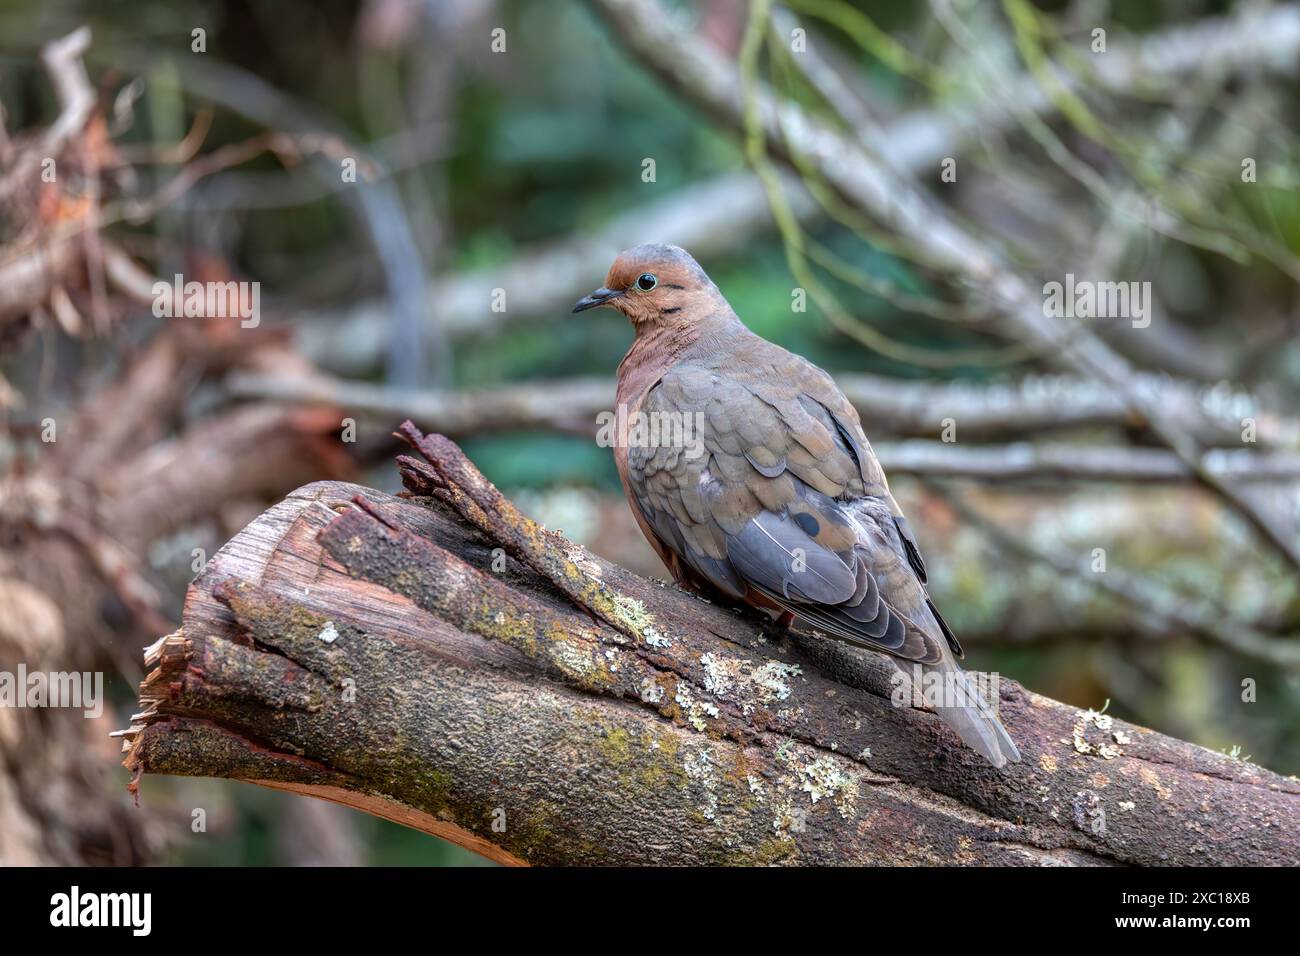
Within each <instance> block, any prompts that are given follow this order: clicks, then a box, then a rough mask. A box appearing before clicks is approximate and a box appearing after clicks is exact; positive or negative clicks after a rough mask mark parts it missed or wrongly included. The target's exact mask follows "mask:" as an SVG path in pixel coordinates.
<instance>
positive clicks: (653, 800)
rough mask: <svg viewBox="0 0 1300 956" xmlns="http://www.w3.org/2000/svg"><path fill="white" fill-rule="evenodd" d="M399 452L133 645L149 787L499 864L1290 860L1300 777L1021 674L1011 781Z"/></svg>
mask: <svg viewBox="0 0 1300 956" xmlns="http://www.w3.org/2000/svg"><path fill="white" fill-rule="evenodd" d="M405 432H406V434H407V436H408V438H409V439H410V440H411V441H412V442H414V443H415V444H416V445H417V446H418V448H419V449H420V451H421V452H422V454H423V455H424V456H425V458H424V460H420V459H415V458H403V459H402V460H401V467H402V471H403V478H404V481H405V483H406V485H407V487H408V489H409V492H410V494H411V495H412V496H413V497H410V498H406V499H403V498H394V497H391V496H389V495H385V494H382V493H380V492H375V491H371V490H368V489H364V488H359V487H357V486H352V485H339V484H332V483H317V484H314V485H310V486H308V487H306V488H303V489H301V490H300V491H298V492H296V493H294V494H293V495H291V496H290V497H289V498H288V499H287V500H285V501H284V502H282V503H281V504H279V505H277V506H276V507H274V508H273V509H271V510H270V511H268V512H266V513H265V514H264V515H262V516H261V517H259V518H258V519H257V520H255V521H254V522H253V523H252V524H251V525H250V526H249V527H248V528H247V529H245V531H244V532H242V533H241V534H240V535H238V536H237V537H236V538H235V539H233V540H232V541H231V542H230V543H229V544H228V545H227V546H226V547H225V548H223V549H222V551H221V552H220V553H219V554H218V555H217V556H216V557H215V558H214V559H213V560H212V561H211V562H210V563H209V565H208V567H207V569H206V571H205V572H204V573H203V575H201V576H200V578H199V579H198V580H197V581H196V582H195V584H194V585H193V586H192V587H191V589H190V593H189V598H188V600H187V602H186V609H185V616H184V623H183V625H182V628H181V630H180V631H178V632H176V633H174V634H171V635H168V636H167V637H165V638H163V639H161V640H159V641H158V642H157V644H155V645H154V646H153V648H151V649H150V652H149V655H148V663H149V666H150V668H151V671H150V674H149V676H148V678H147V679H146V681H145V682H144V684H143V685H142V688H141V711H142V712H141V714H140V715H138V717H137V718H136V720H135V721H134V723H133V724H132V727H131V729H130V730H129V731H125V732H124V734H125V736H126V737H127V741H126V748H127V759H126V762H127V765H128V767H130V768H131V769H132V770H133V771H134V772H135V773H136V774H137V775H138V774H142V773H179V774H191V775H204V776H221V777H228V778H234V779H239V780H245V781H249V782H254V783H259V784H262V785H265V786H271V787H275V788H277V789H283V790H289V791H291V792H295V793H300V794H307V795H311V796H317V797H321V798H323V799H327V800H333V801H335V802H339V803H343V804H346V805H348V806H352V807H355V808H357V809H361V810H364V811H366V812H369V813H373V814H376V815H380V816H384V817H386V818H388V819H392V820H397V821H399V822H402V823H405V824H407V825H409V826H413V827H415V828H417V829H421V830H424V831H425V832H428V833H432V834H435V835H438V836H441V837H444V838H446V839H450V840H453V841H455V842H457V843H460V844H461V845H463V846H467V847H469V848H470V849H473V850H475V851H476V852H479V853H482V854H484V855H485V856H488V857H490V858H492V859H495V860H498V861H501V862H508V863H516V862H530V863H589V862H601V863H613V864H617V863H682V864H686V863H836V862H839V863H843V862H856V863H947V864H965V865H998V864H1024V863H1066V864H1102V865H1104V864H1113V863H1136V864H1188V863H1201V864H1206V863H1210V864H1213V863H1251V864H1259V863H1275V864H1285V863H1295V862H1297V861H1298V860H1300V814H1297V813H1296V806H1297V800H1300V784H1298V783H1296V782H1295V781H1294V780H1288V779H1284V778H1281V777H1278V776H1276V775H1274V774H1270V773H1269V772H1268V771H1265V770H1261V769H1260V768H1257V767H1254V766H1252V765H1250V764H1248V763H1245V762H1243V761H1239V760H1232V759H1229V758H1226V757H1224V756H1222V755H1219V754H1214V753H1211V752H1209V751H1206V750H1202V749H1200V748H1198V747H1195V746H1193V745H1190V744H1187V743H1183V742H1181V741H1177V740H1173V739H1170V738H1168V737H1164V736H1162V735H1160V734H1157V733H1154V732H1152V731H1148V730H1144V729H1142V728H1138V727H1133V726H1131V725H1127V724H1124V723H1123V722H1121V721H1111V720H1109V719H1108V718H1106V717H1104V716H1099V715H1097V714H1094V713H1081V712H1078V711H1076V710H1075V709H1073V708H1070V707H1067V706H1065V705H1063V704H1059V703H1056V702H1054V701H1050V700H1047V699H1045V698H1042V697H1039V696H1037V695H1035V694H1032V693H1030V692H1028V691H1025V690H1023V689H1022V688H1020V687H1019V686H1017V685H1015V684H1013V683H1012V682H1010V681H1003V682H1002V694H1001V701H1002V704H1001V708H1002V716H1003V718H1004V720H1005V721H1006V722H1007V724H1008V726H1009V727H1010V728H1011V731H1012V733H1013V735H1015V736H1016V738H1017V740H1018V741H1019V743H1020V746H1021V749H1022V751H1023V752H1024V754H1025V758H1026V759H1025V761H1024V763H1022V764H1020V765H1017V766H1015V767H1013V768H1011V769H1010V770H1009V771H1007V772H998V771H996V770H993V769H992V768H991V767H989V766H987V765H984V764H982V762H981V761H980V760H979V758H978V757H977V756H976V755H974V754H972V753H971V752H969V751H967V750H965V749H963V748H962V747H961V745H960V743H959V742H958V741H957V740H956V738H954V737H952V736H951V735H950V734H949V733H948V732H947V731H946V729H944V728H943V727H942V725H941V724H939V723H938V722H937V721H936V720H935V719H934V718H933V717H932V716H931V715H929V714H927V713H925V712H923V711H916V710H912V709H908V708H899V707H894V706H891V703H890V700H889V695H890V686H889V682H888V677H887V673H888V671H889V668H888V666H887V665H885V664H884V662H883V661H882V660H881V659H879V658H877V657H876V656H875V655H871V654H866V653H862V652H858V651H855V650H851V649H848V648H845V647H842V646H840V645H838V644H834V643H832V642H828V641H826V640H824V639H822V638H820V637H817V636H814V635H811V634H803V633H797V632H796V633H794V634H792V635H791V636H790V637H789V638H788V639H786V638H778V637H776V636H775V635H772V634H770V633H768V634H765V632H764V631H763V630H762V628H761V627H760V625H759V624H758V622H756V621H755V620H754V618H753V617H751V616H741V615H738V614H736V613H735V612H732V611H728V610H726V609H724V608H722V607H720V606H718V605H714V604H710V603H707V602H705V601H703V600H701V599H700V598H698V597H696V596H693V595H690V594H687V593H685V592H682V591H679V590H677V589H675V588H671V587H664V586H662V585H659V584H656V583H653V582H649V581H646V580H644V579H641V578H638V577H636V576H635V575H633V574H631V573H629V572H627V571H624V570H623V569H621V568H619V567H617V566H615V565H611V564H609V563H607V562H604V561H602V560H601V559H599V558H597V557H595V556H594V555H592V554H590V553H588V552H586V551H585V550H584V549H582V548H580V547H578V546H576V545H573V544H572V543H570V542H568V541H566V540H565V539H564V538H563V537H562V536H560V535H558V534H556V533H552V532H547V531H544V530H542V529H541V528H539V527H538V526H536V525H534V524H533V523H532V522H530V521H528V520H527V519H525V518H523V517H522V516H520V515H519V513H518V512H517V511H516V510H515V509H514V508H513V506H511V505H510V503H509V502H508V501H506V500H505V499H504V498H503V497H502V496H501V495H500V494H499V492H497V491H496V489H495V488H493V487H492V486H491V484H490V483H488V482H487V481H486V480H485V479H484V478H483V477H482V475H480V474H479V473H478V472H477V470H476V469H474V467H473V466H472V464H470V463H469V462H468V460H466V459H465V458H464V456H463V455H461V454H460V452H459V450H458V449H456V447H455V446H454V445H452V444H451V443H450V442H449V441H447V440H446V439H442V438H439V437H437V436H431V437H428V438H425V437H423V436H420V435H419V434H418V433H417V432H415V431H414V430H413V429H412V428H411V427H410V426H407V428H406V429H405ZM494 549H501V550H502V551H504V553H506V554H507V555H509V556H510V558H511V560H507V562H506V563H505V565H504V566H503V565H502V564H501V563H500V559H499V558H498V557H497V556H496V555H497V554H498V552H497V551H496V550H494ZM494 560H495V561H496V566H497V567H498V568H502V570H500V571H499V572H498V571H494V570H493V563H494ZM574 599H576V600H577V601H579V602H580V603H579V604H578V605H575V604H574V603H573V600H574ZM494 821H495V822H496V823H497V826H495V827H494V825H493V824H494Z"/></svg>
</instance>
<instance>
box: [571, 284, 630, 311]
mask: <svg viewBox="0 0 1300 956" xmlns="http://www.w3.org/2000/svg"><path fill="white" fill-rule="evenodd" d="M622 294H623V293H622V291H621V290H619V289H606V288H605V287H604V286H601V287H600V288H599V289H597V290H596V291H595V292H593V293H591V294H590V295H584V296H583V297H582V298H581V299H579V300H578V301H577V302H576V303H575V304H574V306H573V311H574V312H586V311H587V310H588V309H594V308H597V307H598V306H602V305H605V304H606V303H608V302H609V300H610V299H617V298H618V297H619V296H621V295H622Z"/></svg>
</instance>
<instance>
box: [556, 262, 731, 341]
mask: <svg viewBox="0 0 1300 956" xmlns="http://www.w3.org/2000/svg"><path fill="white" fill-rule="evenodd" d="M599 306H609V307H610V308H612V309H617V310H618V311H619V312H622V313H623V314H624V315H626V316H627V317H628V318H629V319H631V320H632V324H633V325H634V326H636V327H637V328H638V329H640V328H643V327H648V326H655V325H667V326H681V325H688V324H690V323H693V322H695V321H698V320H700V319H702V318H705V317H707V316H709V315H713V314H716V313H717V312H718V311H719V307H720V306H721V308H722V309H723V310H724V311H725V310H727V306H726V300H724V299H723V298H722V293H720V292H719V291H718V287H717V286H715V285H714V284H713V282H712V281H711V280H710V279H709V277H708V275H707V274H706V273H705V271H704V270H703V269H701V268H700V264H699V263H698V262H696V261H695V260H694V259H692V258H691V254H690V253H689V252H687V251H686V250H685V249H683V248H681V247H680V246H669V245H662V244H659V243H648V244H646V245H642V246H634V247H633V248H631V249H628V250H627V251H625V252H623V253H621V254H620V255H619V257H618V258H617V259H615V260H614V264H613V265H612V266H610V267H609V275H607V276H605V284H604V285H603V286H601V287H600V288H599V289H597V290H596V291H595V292H592V293H591V294H590V295H586V296H583V297H582V298H581V299H579V300H578V302H577V304H576V305H574V307H573V311H574V312H584V311H586V310H587V309H595V308H598V307H599Z"/></svg>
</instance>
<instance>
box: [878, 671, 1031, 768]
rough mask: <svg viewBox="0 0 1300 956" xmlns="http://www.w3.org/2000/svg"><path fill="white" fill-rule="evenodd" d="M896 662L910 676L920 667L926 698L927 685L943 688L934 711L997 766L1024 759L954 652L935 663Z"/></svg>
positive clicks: (928, 697)
mask: <svg viewBox="0 0 1300 956" xmlns="http://www.w3.org/2000/svg"><path fill="white" fill-rule="evenodd" d="M894 665H895V666H896V667H897V668H898V669H899V670H900V671H902V672H903V673H904V674H905V675H907V677H908V679H909V680H912V679H913V677H914V674H915V670H914V668H916V667H920V669H921V672H922V675H923V685H922V694H921V697H922V699H927V700H928V699H930V695H929V694H928V692H927V691H926V688H927V687H931V688H934V689H937V690H939V691H941V693H942V697H941V698H940V699H939V701H938V702H936V703H935V705H934V707H933V709H934V712H935V713H936V714H938V715H939V717H940V718H941V719H942V720H943V722H944V723H946V724H947V725H948V726H949V727H951V728H952V729H953V730H954V731H956V733H957V736H958V737H960V738H961V739H962V740H963V741H965V743H966V745H967V746H968V747H970V748H971V749H972V750H974V751H976V752H977V753H979V754H980V755H982V756H983V757H984V759H985V760H987V761H988V762H989V763H991V764H993V766H995V767H1004V766H1006V764H1007V762H1008V761H1010V762H1011V763H1018V762H1019V761H1020V751H1019V750H1018V749H1016V745H1015V742H1014V741H1013V740H1012V739H1011V735H1010V734H1008V733H1007V729H1006V728H1005V727H1003V726H1002V721H1000V720H998V716H997V714H996V713H994V711H993V709H992V708H991V707H990V706H989V705H988V704H986V703H985V702H984V700H983V699H981V697H980V695H979V693H978V691H977V690H976V687H975V682H974V681H972V680H971V678H970V675H969V674H967V673H966V672H965V671H963V670H962V669H961V667H960V665H958V663H957V662H956V661H955V660H953V658H952V655H951V654H948V653H946V652H945V653H944V656H943V660H942V661H941V662H940V663H938V664H933V665H931V664H925V665H916V664H912V663H910V662H907V661H900V660H897V659H895V660H894ZM935 685H937V688H935Z"/></svg>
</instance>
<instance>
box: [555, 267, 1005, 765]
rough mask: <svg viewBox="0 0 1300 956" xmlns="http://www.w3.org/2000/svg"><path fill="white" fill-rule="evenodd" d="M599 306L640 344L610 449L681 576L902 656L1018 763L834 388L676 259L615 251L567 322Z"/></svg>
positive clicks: (991, 749) (950, 707) (645, 521)
mask: <svg viewBox="0 0 1300 956" xmlns="http://www.w3.org/2000/svg"><path fill="white" fill-rule="evenodd" d="M598 306H608V307H611V308H614V309H617V310H618V311H619V312H622V313H623V314H624V315H626V316H627V317H628V318H629V319H631V321H632V325H633V327H634V329H635V331H636V339H635V341H634V342H633V343H632V347H631V348H630V349H629V350H628V353H627V355H626V356H625V357H624V358H623V361H622V363H620V365H619V367H618V399H617V401H618V405H619V408H620V412H621V414H622V415H623V421H624V422H625V423H626V428H625V431H626V434H625V435H623V436H621V437H622V438H623V439H624V440H621V441H619V440H616V441H615V442H614V446H615V448H614V454H615V459H616V461H617V463H618V471H619V475H620V476H621V478H622V480H623V488H624V490H625V492H626V493H627V496H628V501H629V503H630V504H631V507H632V511H633V513H634V514H635V516H636V520H637V523H638V524H639V525H640V526H641V530H642V531H643V532H644V533H645V536H646V538H647V539H649V541H650V544H651V545H652V546H653V547H654V549H655V551H656V552H658V554H659V556H660V557H661V558H662V559H663V561H664V563H665V564H666V565H667V566H668V568H669V570H670V571H671V572H672V575H673V577H674V579H675V580H676V581H678V582H679V583H680V584H682V585H685V586H690V587H694V588H696V589H702V590H705V591H708V592H721V594H723V595H726V596H729V597H730V598H732V599H736V600H739V601H743V602H745V603H748V604H750V605H753V606H755V607H760V608H764V609H767V610H769V611H773V612H778V613H781V614H783V615H784V619H785V620H786V621H787V622H788V621H789V620H790V616H791V615H793V616H797V617H799V618H803V619H804V620H805V621H807V622H808V623H809V624H811V625H812V626H813V627H814V628H815V629H817V630H819V631H822V632H824V633H825V634H827V635H829V636H831V637H833V638H835V639H838V640H840V641H844V642H846V643H848V644H851V645H854V646H857V647H862V648H868V649H871V650H874V651H882V652H884V653H886V654H889V655H892V658H893V660H894V662H895V664H896V665H897V666H898V670H899V671H900V672H901V673H902V674H903V675H905V677H906V679H907V680H908V681H915V679H916V672H915V669H916V668H920V675H921V682H920V683H921V684H924V685H925V686H926V687H928V688H930V689H931V690H935V689H939V690H945V691H946V694H945V695H944V696H943V697H942V698H941V699H939V700H928V701H927V702H931V703H933V704H934V705H935V706H934V709H935V711H936V712H937V713H938V714H939V715H940V716H941V717H942V718H943V719H944V720H945V721H946V722H947V723H948V724H949V726H951V727H952V728H953V730H955V731H956V732H957V734H958V736H960V737H961V739H962V740H964V741H965V742H966V743H967V744H968V745H969V746H970V747H972V748H973V749H974V750H976V751H978V752H979V753H980V754H982V755H983V756H984V757H985V758H987V759H988V760H989V761H990V762H991V763H992V764H994V766H997V767H1002V766H1004V765H1005V764H1006V762H1007V761H1008V760H1012V761H1018V760H1019V759H1020V754H1019V752H1018V751H1017V749H1016V745H1015V743H1014V742H1012V740H1011V737H1010V736H1009V735H1008V734H1007V731H1006V729H1005V728H1004V727H1003V726H1002V724H1001V722H1000V721H999V720H998V718H997V716H996V714H995V713H994V711H993V710H992V709H991V707H990V706H989V705H987V704H986V703H985V702H984V701H982V700H981V699H980V697H979V695H978V694H977V693H976V689H975V687H974V685H973V683H972V682H971V681H970V678H969V677H968V676H967V675H966V674H965V673H964V672H963V671H962V670H961V668H960V667H959V666H958V665H957V663H956V658H958V657H961V656H963V655H962V650H961V645H960V644H958V642H957V639H956V637H955V636H954V635H953V633H952V631H951V629H950V628H949V627H948V625H947V624H946V623H945V622H944V620H943V618H942V617H941V616H940V615H939V611H938V609H937V608H935V606H934V604H933V602H932V601H931V600H930V597H929V595H928V594H927V592H926V587H925V585H926V570H925V562H924V561H923V560H922V558H921V553H920V551H919V549H918V547H917V544H916V540H915V538H914V537H913V536H912V532H911V531H910V530H909V528H908V525H907V521H906V519H905V518H904V517H903V513H902V511H901V510H900V509H899V507H898V503H897V502H896V501H894V498H893V496H892V495H891V494H890V493H889V485H888V483H887V482H886V480H885V474H884V471H883V470H882V469H881V467H880V463H879V462H878V461H877V460H876V456H875V454H874V453H873V452H872V450H871V444H870V442H868V441H867V436H866V434H865V433H864V432H863V430H862V423H861V421H860V420H859V418H858V413H857V411H856V410H855V409H854V408H853V406H852V405H851V404H849V401H848V400H847V399H846V398H845V397H844V395H843V393H842V392H840V390H839V388H837V387H836V385H835V383H834V381H832V380H831V377H830V376H829V375H827V374H826V373H825V372H824V371H822V370H821V369H820V368H818V367H817V366H815V365H813V364H812V363H811V362H808V361H807V360H805V359H803V358H800V357H799V356H798V355H794V354H792V353H790V352H788V351H786V350H785V349H783V348H781V347H780V346H778V345H774V344H773V343H771V342H768V341H767V340H765V339H763V338H762V337H760V336H758V335H755V334H754V333H753V332H751V331H750V330H749V329H748V328H746V327H745V325H744V324H743V323H742V322H741V321H740V319H739V317H738V316H737V315H736V313H735V312H734V311H733V310H732V308H731V306H730V305H729V304H728V303H727V300H726V299H725V298H724V297H723V295H722V293H721V292H719V291H718V287H717V286H716V285H714V284H713V282H712V281H711V280H710V279H709V277H708V275H707V274H706V273H705V272H704V270H703V269H702V268H701V267H700V265H699V264H698V263H697V262H696V261H695V260H694V259H693V258H691V256H690V255H689V254H688V253H687V252H686V251H685V250H683V249H680V248H678V247H677V246H670V245H657V244H652V245H641V246H637V247H636V248H633V249H629V250H627V251H626V252H624V253H622V254H621V255H620V256H619V257H618V258H617V259H616V260H615V262H614V264H613V266H612V267H611V268H610V270H609V274H608V276H607V277H606V279H605V285H604V286H603V287H602V288H600V289H597V290H596V291H595V292H592V293H591V294H590V295H588V296H586V297H584V298H583V299H582V300H580V301H579V302H578V303H577V304H576V305H575V306H574V308H573V311H574V312H581V311H584V310H586V309H592V308H596V307H598ZM935 677H938V678H941V679H940V680H935V679H934V678H935ZM907 696H908V697H909V698H910V696H911V694H910V688H909V694H908V695H907Z"/></svg>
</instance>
